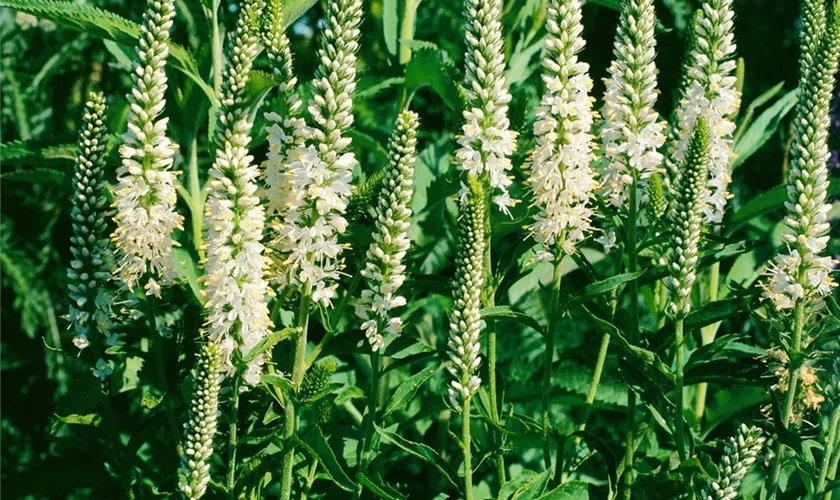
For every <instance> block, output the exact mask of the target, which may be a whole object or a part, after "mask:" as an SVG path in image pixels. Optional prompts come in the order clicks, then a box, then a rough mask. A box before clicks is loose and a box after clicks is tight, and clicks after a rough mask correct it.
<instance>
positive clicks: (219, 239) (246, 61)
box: [205, 0, 271, 385]
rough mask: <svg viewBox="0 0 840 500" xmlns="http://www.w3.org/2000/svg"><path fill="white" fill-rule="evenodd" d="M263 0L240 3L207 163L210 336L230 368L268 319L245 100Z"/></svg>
mask: <svg viewBox="0 0 840 500" xmlns="http://www.w3.org/2000/svg"><path fill="white" fill-rule="evenodd" d="M263 5H264V4H263V2H262V0H250V1H248V2H246V3H245V5H244V6H243V8H242V12H241V14H240V16H239V20H238V21H237V25H236V30H235V31H234V32H233V34H232V39H231V45H230V51H229V52H230V54H229V58H230V62H229V64H228V66H227V68H225V71H224V74H223V80H222V95H221V104H222V106H221V108H220V109H219V116H218V119H219V126H218V128H217V134H216V161H215V163H214V164H213V166H212V167H211V168H210V172H209V177H210V182H209V189H208V195H207V205H206V209H205V218H206V222H207V265H206V269H205V291H206V293H207V303H206V304H205V307H206V308H207V309H208V311H209V314H208V318H207V322H208V323H209V334H210V338H211V339H212V340H213V341H214V342H218V343H220V345H221V347H222V351H223V354H224V359H225V362H226V363H227V365H228V369H229V370H230V369H232V368H233V364H232V362H231V353H232V352H233V350H234V349H235V348H237V347H238V348H239V351H240V352H241V353H242V354H243V355H244V354H247V353H248V352H249V351H250V350H251V349H252V348H253V347H254V346H255V345H256V344H257V343H258V342H259V341H260V340H262V339H263V338H265V336H266V335H268V331H269V328H270V326H271V322H270V320H269V315H268V305H267V303H266V300H267V296H268V293H269V289H268V283H267V282H266V280H265V278H264V276H263V273H264V270H265V268H266V266H267V265H268V259H267V258H266V257H265V256H264V255H263V251H264V247H263V245H262V243H261V242H260V241H261V240H262V235H263V229H264V226H265V212H264V209H263V207H262V205H261V204H260V199H259V196H257V177H258V176H259V172H258V170H257V166H256V165H255V164H253V163H252V162H253V157H252V156H251V155H249V154H248V145H249V143H250V142H251V138H250V136H249V134H250V132H251V125H252V123H251V122H250V120H249V119H248V110H247V108H246V107H245V105H244V103H243V93H244V90H245V85H246V84H247V82H248V77H249V73H250V71H251V65H252V63H253V60H254V58H255V57H256V55H257V53H258V50H259V44H258V35H257V32H256V30H257V27H258V26H259V24H258V22H259V17H260V13H261V11H262V9H263ZM263 363H264V359H263V357H261V356H258V357H257V358H255V359H254V360H252V361H251V362H250V363H249V365H248V367H247V369H246V370H245V372H244V373H243V380H245V382H246V383H248V384H250V385H256V384H258V383H259V380H260V371H261V367H262V364H263Z"/></svg>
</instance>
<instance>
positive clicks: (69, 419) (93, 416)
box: [55, 413, 102, 427]
mask: <svg viewBox="0 0 840 500" xmlns="http://www.w3.org/2000/svg"><path fill="white" fill-rule="evenodd" d="M55 418H57V419H58V420H59V421H60V422H62V423H65V424H67V425H89V426H92V427H99V424H101V423H102V417H101V416H100V415H99V414H98V413H88V414H85V415H78V414H73V415H67V416H64V417H62V416H61V415H57V414H56V415H55Z"/></svg>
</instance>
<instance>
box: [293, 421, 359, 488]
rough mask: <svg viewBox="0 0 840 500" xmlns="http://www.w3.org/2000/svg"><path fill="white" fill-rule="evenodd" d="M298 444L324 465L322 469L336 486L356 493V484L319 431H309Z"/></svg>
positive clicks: (313, 429) (314, 429)
mask: <svg viewBox="0 0 840 500" xmlns="http://www.w3.org/2000/svg"><path fill="white" fill-rule="evenodd" d="M300 443H301V446H302V447H303V448H304V449H305V450H306V451H308V452H309V453H310V454H311V455H312V456H313V457H314V458H316V459H318V461H320V462H321V464H323V465H324V469H326V471H327V473H328V474H329V476H330V479H332V481H333V483H335V485H336V486H338V487H339V488H341V489H343V490H344V491H356V487H357V485H356V483H355V482H353V480H352V479H350V476H348V475H347V473H346V472H344V467H343V466H342V464H341V463H340V462H339V461H338V458H337V457H336V455H335V453H334V452H333V450H332V448H331V447H330V444H329V443H328V442H327V440H326V438H324V435H323V434H321V431H320V430H319V429H317V428H312V429H310V430H309V432H307V433H306V434H304V436H303V439H302V440H301V442H300Z"/></svg>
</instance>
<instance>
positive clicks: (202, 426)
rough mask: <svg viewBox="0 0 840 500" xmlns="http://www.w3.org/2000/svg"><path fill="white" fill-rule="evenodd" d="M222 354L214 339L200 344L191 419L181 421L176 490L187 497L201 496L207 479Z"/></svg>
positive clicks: (217, 410)
mask: <svg viewBox="0 0 840 500" xmlns="http://www.w3.org/2000/svg"><path fill="white" fill-rule="evenodd" d="M221 357H222V353H221V352H220V350H219V347H218V346H217V345H216V344H214V343H213V342H208V343H206V344H204V345H202V346H201V348H200V350H199V352H198V359H197V360H196V366H195V371H194V372H193V379H194V380H195V387H194V388H193V396H192V399H191V401H190V420H189V422H187V423H186V424H184V451H183V453H182V454H181V470H180V471H179V474H178V489H180V490H181V492H182V493H183V494H184V496H185V497H186V498H188V499H190V500H193V499H198V498H201V497H202V496H203V495H204V492H205V491H206V490H207V483H209V482H210V463H209V461H210V457H212V456H213V438H214V437H215V435H216V426H217V423H218V413H219V385H220V379H221V364H222V359H221Z"/></svg>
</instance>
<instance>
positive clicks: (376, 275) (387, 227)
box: [356, 111, 418, 352]
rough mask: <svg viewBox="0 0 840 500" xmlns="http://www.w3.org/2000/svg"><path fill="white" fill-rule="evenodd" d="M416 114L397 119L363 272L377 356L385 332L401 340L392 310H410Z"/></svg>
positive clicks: (363, 307) (361, 309) (363, 314)
mask: <svg viewBox="0 0 840 500" xmlns="http://www.w3.org/2000/svg"><path fill="white" fill-rule="evenodd" d="M417 120H418V118H417V113H414V112H412V111H403V112H402V113H400V115H399V116H398V117H397V123H396V125H395V126H394V132H393V134H392V136H391V143H390V146H389V152H388V156H389V164H388V167H387V168H386V170H385V178H384V180H383V182H382V188H381V190H380V193H379V200H378V203H377V204H376V209H375V225H376V228H375V229H374V232H373V242H372V243H371V245H370V248H368V251H367V255H366V258H367V260H366V262H365V268H364V269H363V270H362V271H361V273H362V276H364V277H365V279H366V280H367V284H368V289H367V290H364V291H363V292H362V300H361V301H360V303H359V305H358V306H357V307H356V314H357V315H358V316H359V317H360V318H361V319H362V320H365V321H364V323H362V329H363V330H364V331H365V336H366V337H367V339H368V342H369V343H370V346H371V349H372V350H373V352H376V351H378V350H380V349H382V347H383V346H384V342H385V339H384V337H383V335H382V333H383V330H384V331H385V332H387V333H392V334H399V333H400V331H401V330H402V322H401V320H400V318H399V317H392V312H391V311H392V310H393V309H396V308H398V307H402V306H404V305H405V298H404V297H402V296H400V295H397V292H398V291H399V289H400V287H401V286H402V284H403V282H404V281H405V265H403V258H404V257H405V253H406V251H408V247H409V245H410V242H409V240H408V229H409V227H410V225H411V222H410V221H409V218H410V217H411V209H410V208H409V203H410V202H411V195H412V193H413V192H414V162H415V149H416V146H417V125H418V123H417Z"/></svg>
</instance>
